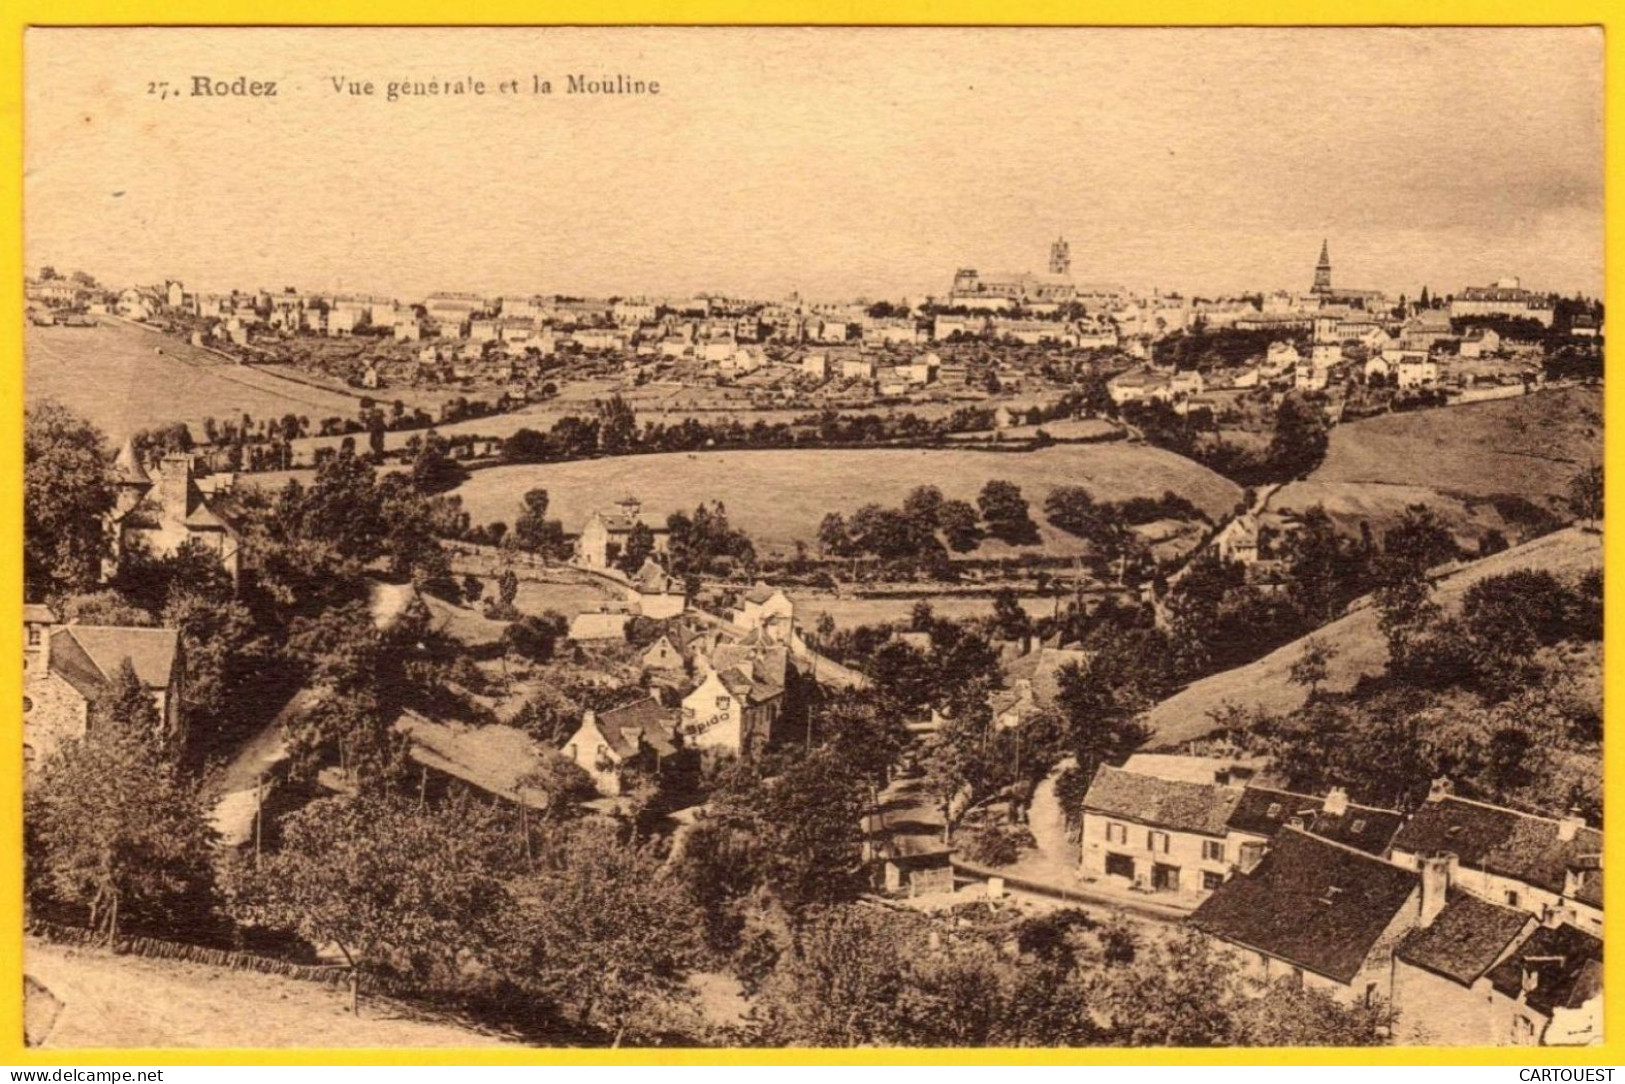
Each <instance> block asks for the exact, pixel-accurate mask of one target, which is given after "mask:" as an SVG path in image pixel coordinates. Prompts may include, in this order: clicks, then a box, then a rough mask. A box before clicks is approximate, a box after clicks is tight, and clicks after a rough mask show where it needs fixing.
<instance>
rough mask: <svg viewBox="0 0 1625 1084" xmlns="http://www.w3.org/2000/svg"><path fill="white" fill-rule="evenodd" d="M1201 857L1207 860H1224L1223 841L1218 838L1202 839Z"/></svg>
mask: <svg viewBox="0 0 1625 1084" xmlns="http://www.w3.org/2000/svg"><path fill="white" fill-rule="evenodd" d="M1202 859H1203V860H1204V861H1207V862H1223V861H1224V841H1223V840H1218V839H1204V840H1203V841H1202Z"/></svg>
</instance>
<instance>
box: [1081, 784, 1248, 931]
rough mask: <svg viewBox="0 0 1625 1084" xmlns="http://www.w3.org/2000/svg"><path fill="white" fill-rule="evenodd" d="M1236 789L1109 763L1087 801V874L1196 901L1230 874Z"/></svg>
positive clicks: (1084, 852)
mask: <svg viewBox="0 0 1625 1084" xmlns="http://www.w3.org/2000/svg"><path fill="white" fill-rule="evenodd" d="M1241 796H1242V792H1241V789H1240V788H1238V787H1225V786H1219V785H1218V784H1216V783H1191V782H1186V781H1184V780H1177V779H1161V778H1158V777H1156V776H1152V775H1140V774H1138V773H1135V772H1128V771H1124V770H1122V769H1121V768H1114V767H1112V766H1110V765H1104V766H1102V767H1101V768H1099V769H1098V770H1097V771H1096V772H1095V777H1094V779H1093V780H1091V781H1090V784H1089V790H1088V793H1087V794H1085V795H1084V799H1083V832H1082V867H1083V872H1084V875H1085V876H1086V877H1094V878H1099V879H1104V880H1106V881H1108V882H1116V883H1117V884H1118V885H1120V886H1122V887H1132V888H1138V889H1141V890H1143V891H1147V892H1159V893H1169V894H1174V895H1183V896H1185V897H1186V898H1187V899H1189V901H1190V902H1191V903H1193V904H1194V903H1195V902H1196V900H1198V899H1200V898H1201V897H1202V896H1203V895H1205V894H1206V893H1208V892H1211V891H1213V890H1214V889H1216V888H1218V887H1219V885H1221V884H1223V883H1224V879H1225V877H1226V876H1228V874H1229V873H1230V870H1231V868H1232V864H1233V862H1232V860H1233V858H1234V853H1233V851H1232V849H1231V848H1230V846H1229V827H1228V826H1229V821H1230V816H1231V814H1232V813H1233V812H1234V811H1235V808H1236V805H1237V803H1238V802H1239V801H1240V800H1241Z"/></svg>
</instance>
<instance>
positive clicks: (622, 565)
mask: <svg viewBox="0 0 1625 1084" xmlns="http://www.w3.org/2000/svg"><path fill="white" fill-rule="evenodd" d="M654 551H655V534H654V531H652V530H650V529H649V525H648V524H647V523H644V522H642V521H641V520H640V521H638V522H637V523H635V524H633V525H632V530H631V531H629V532H627V536H626V549H624V550H623V551H622V552H621V556H620V560H619V561H617V562H616V567H618V568H619V569H620V570H621V571H622V572H625V573H626V574H627V575H629V576H631V575H636V574H637V571H638V569H640V568H642V567H643V562H644V561H646V560H648V559H649V556H650V555H651V554H653V553H654Z"/></svg>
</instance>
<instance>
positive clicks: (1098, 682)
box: [1055, 655, 1146, 780]
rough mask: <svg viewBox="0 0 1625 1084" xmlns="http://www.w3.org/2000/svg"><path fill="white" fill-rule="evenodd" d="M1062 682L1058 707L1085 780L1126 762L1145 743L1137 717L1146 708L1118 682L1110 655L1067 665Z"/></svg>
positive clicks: (1068, 739)
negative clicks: (1101, 769)
mask: <svg viewBox="0 0 1625 1084" xmlns="http://www.w3.org/2000/svg"><path fill="white" fill-rule="evenodd" d="M1057 678H1058V680H1059V684H1060V688H1059V690H1058V692H1057V694H1056V698H1055V700H1056V707H1057V708H1058V709H1059V710H1060V712H1061V715H1062V717H1063V720H1064V722H1065V726H1066V732H1067V741H1068V744H1069V745H1070V746H1071V748H1072V750H1073V754H1074V756H1076V757H1077V762H1078V770H1079V771H1080V772H1081V773H1083V775H1084V777H1085V778H1086V779H1090V780H1092V779H1094V776H1095V771H1096V769H1098V768H1099V767H1100V766H1101V765H1102V764H1105V763H1110V762H1112V761H1121V760H1122V759H1123V758H1125V757H1127V756H1128V755H1129V754H1130V753H1132V752H1133V751H1134V750H1135V749H1137V748H1138V747H1139V746H1140V744H1141V743H1142V742H1144V741H1145V739H1146V730H1145V728H1144V727H1143V726H1142V725H1141V724H1140V722H1139V720H1138V718H1137V715H1138V711H1139V709H1140V708H1141V707H1142V706H1143V705H1141V704H1139V703H1135V702H1133V700H1134V698H1135V690H1134V689H1133V688H1132V687H1131V686H1127V685H1125V684H1123V683H1122V682H1120V681H1117V680H1114V675H1113V674H1112V673H1111V666H1110V663H1109V660H1108V658H1107V657H1105V656H1102V655H1097V656H1096V657H1095V658H1094V659H1092V660H1091V661H1090V662H1089V663H1088V665H1086V666H1080V665H1079V664H1078V663H1075V662H1072V663H1067V664H1066V665H1065V666H1063V667H1061V669H1060V671H1059V672H1058V674H1057Z"/></svg>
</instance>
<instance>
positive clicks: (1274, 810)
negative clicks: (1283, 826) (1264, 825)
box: [1264, 802, 1281, 821]
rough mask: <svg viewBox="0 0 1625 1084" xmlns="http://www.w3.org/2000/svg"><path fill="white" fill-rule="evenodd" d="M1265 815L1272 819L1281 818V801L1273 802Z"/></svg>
mask: <svg viewBox="0 0 1625 1084" xmlns="http://www.w3.org/2000/svg"><path fill="white" fill-rule="evenodd" d="M1264 815H1265V816H1266V817H1268V818H1269V819H1270V820H1272V821H1273V820H1279V819H1280V818H1281V803H1280V802H1271V803H1270V807H1269V809H1268V810H1266V811H1265V813H1264Z"/></svg>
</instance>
